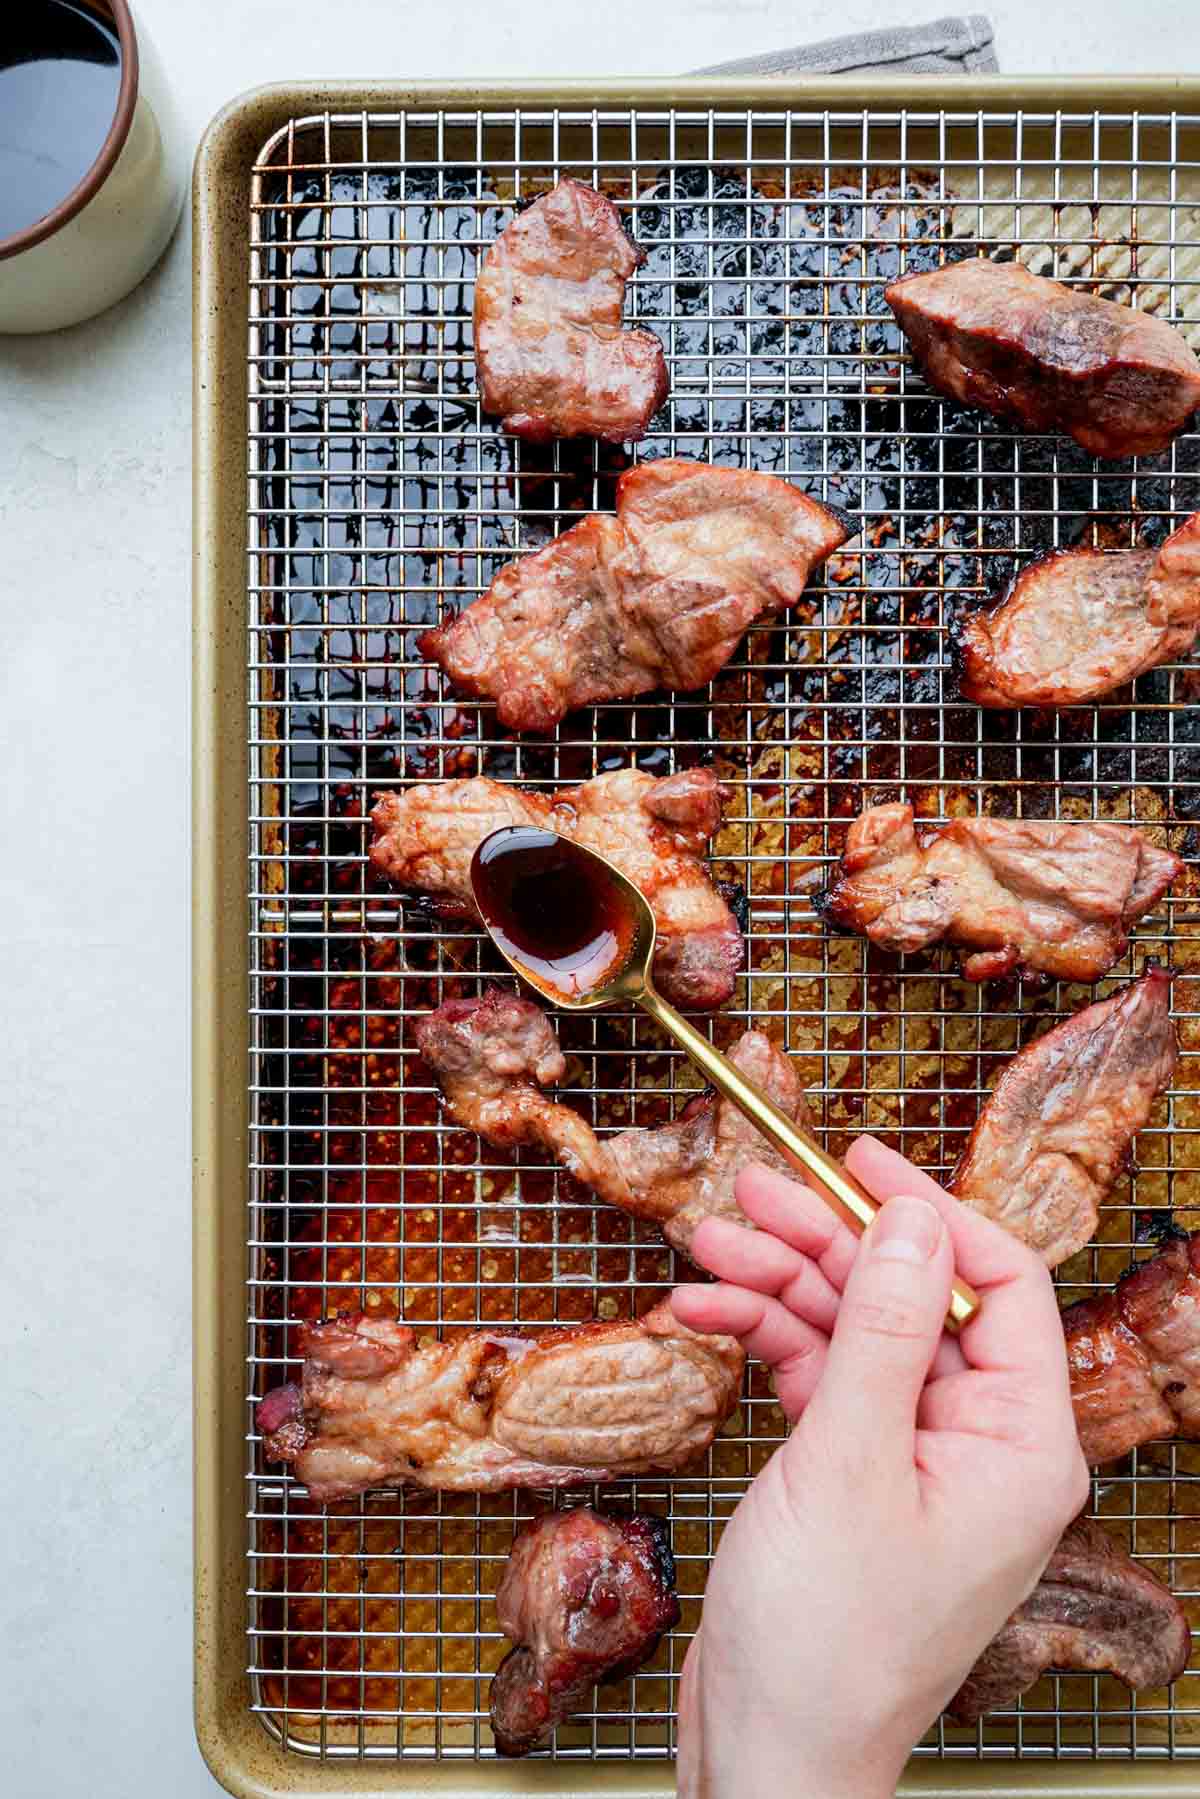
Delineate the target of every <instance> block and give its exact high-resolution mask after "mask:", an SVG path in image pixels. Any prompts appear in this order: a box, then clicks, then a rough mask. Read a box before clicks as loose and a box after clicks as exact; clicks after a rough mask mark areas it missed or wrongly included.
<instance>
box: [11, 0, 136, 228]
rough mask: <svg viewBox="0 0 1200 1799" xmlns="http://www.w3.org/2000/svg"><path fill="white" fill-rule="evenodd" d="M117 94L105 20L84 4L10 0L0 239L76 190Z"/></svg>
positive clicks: (113, 49)
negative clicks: (11, 1)
mask: <svg viewBox="0 0 1200 1799" xmlns="http://www.w3.org/2000/svg"><path fill="white" fill-rule="evenodd" d="M120 91H121V46H120V41H119V39H118V37H117V33H116V31H115V29H114V28H113V24H112V21H111V20H109V19H106V18H104V17H102V16H101V14H99V13H98V12H95V11H93V9H92V8H91V7H90V6H88V5H85V4H82V0H13V3H12V4H11V5H10V6H7V7H5V8H4V16H3V22H2V23H0V240H2V239H4V238H6V237H15V236H16V234H17V233H18V232H19V231H25V230H27V229H28V227H29V226H30V225H36V224H37V222H38V220H39V219H44V218H45V217H46V214H47V213H50V212H53V211H54V209H55V207H56V206H59V205H61V204H62V202H63V201H64V200H65V199H66V198H67V196H68V194H70V193H71V192H73V190H74V189H75V188H77V187H78V186H79V183H80V182H81V181H82V180H83V178H84V176H85V175H86V174H87V172H88V170H89V169H90V168H91V166H92V164H93V163H94V162H95V160H96V158H97V157H98V156H99V154H100V151H101V149H102V148H103V146H104V140H105V138H106V137H107V136H108V133H109V128H110V127H111V125H112V122H113V119H114V118H115V117H116V112H117V100H118V96H119V94H120Z"/></svg>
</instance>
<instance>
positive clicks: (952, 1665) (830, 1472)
mask: <svg viewBox="0 0 1200 1799" xmlns="http://www.w3.org/2000/svg"><path fill="white" fill-rule="evenodd" d="M846 1164H847V1166H848V1167H849V1168H850V1169H851V1171H852V1172H853V1173H854V1174H856V1175H857V1176H858V1178H859V1180H860V1181H862V1182H863V1184H864V1185H865V1186H866V1187H867V1188H868V1189H869V1191H870V1192H872V1193H873V1194H874V1195H875V1196H876V1198H878V1199H881V1200H885V1201H886V1202H887V1203H886V1204H884V1205H883V1206H882V1208H881V1210H880V1213H879V1215H878V1217H877V1218H876V1220H875V1222H874V1223H873V1224H872V1226H871V1228H870V1230H869V1231H868V1232H867V1234H866V1235H865V1237H863V1238H862V1239H861V1240H860V1239H858V1238H857V1237H855V1236H854V1235H853V1234H852V1233H851V1232H850V1231H849V1230H848V1229H847V1228H846V1226H845V1225H843V1224H840V1223H839V1222H838V1220H837V1219H836V1217H835V1216H834V1214H833V1213H832V1212H831V1211H830V1209H829V1208H828V1207H827V1206H826V1205H825V1203H824V1202H823V1201H822V1200H821V1199H819V1198H818V1197H817V1196H816V1194H814V1193H812V1192H810V1191H809V1189H807V1188H805V1187H802V1186H800V1185H798V1184H797V1183H796V1182H793V1181H790V1180H788V1179H787V1178H786V1177H784V1176H783V1175H780V1174H777V1173H773V1172H771V1171H769V1170H767V1169H765V1168H761V1167H750V1168H747V1169H744V1170H743V1171H742V1173H741V1174H740V1175H739V1177H738V1182H737V1188H736V1193H737V1199H738V1203H739V1205H740V1206H741V1208H742V1210H743V1211H744V1212H745V1213H746V1215H747V1217H748V1218H750V1219H751V1220H752V1221H753V1222H754V1223H755V1224H757V1225H758V1226H759V1229H758V1231H756V1232H751V1231H747V1230H744V1229H742V1227H741V1226H740V1225H736V1224H732V1223H729V1222H727V1221H722V1220H718V1219H708V1220H706V1221H705V1223H704V1224H702V1225H701V1226H700V1228H699V1229H698V1231H697V1232H696V1236H695V1238H694V1241H693V1250H692V1253H693V1255H694V1257H695V1259H696V1261H697V1262H698V1263H700V1264H701V1265H702V1266H703V1267H705V1268H707V1269H708V1270H709V1271H710V1272H711V1273H713V1274H715V1275H717V1276H718V1277H719V1284H718V1285H716V1286H713V1285H703V1286H687V1287H680V1288H678V1289H677V1291H676V1292H675V1294H674V1295H673V1298H672V1305H673V1308H674V1311H675V1314H676V1316H677V1317H678V1318H679V1319H680V1320H681V1322H682V1323H684V1324H687V1325H690V1326H691V1327H692V1328H693V1329H694V1330H701V1331H728V1332H730V1333H731V1334H733V1335H735V1336H737V1337H740V1339H741V1341H742V1343H743V1345H744V1346H745V1348H746V1349H747V1350H748V1351H749V1352H750V1353H751V1354H752V1355H755V1356H757V1357H758V1358H759V1359H760V1360H761V1361H763V1362H765V1363H767V1365H768V1366H769V1367H770V1368H771V1369H772V1371H773V1374H774V1378H775V1387H776V1392H777V1394H778V1397H779V1401H780V1404H781V1406H782V1407H783V1410H784V1412H785V1413H786V1415H787V1417H788V1419H789V1421H790V1422H792V1424H793V1425H794V1428H793V1430H792V1433H791V1435H790V1437H789V1438H788V1440H787V1442H786V1443H784V1444H782V1445H781V1447H780V1448H779V1449H778V1450H777V1451H776V1453H775V1454H774V1455H773V1456H772V1458H771V1460H770V1461H769V1462H768V1463H767V1465H766V1467H765V1468H764V1469H763V1470H762V1472H761V1473H760V1474H759V1475H758V1477H757V1479H756V1480H755V1481H754V1483H753V1485H752V1486H751V1488H750V1490H749V1492H748V1493H747V1494H746V1497H745V1498H744V1499H743V1500H742V1501H741V1503H740V1505H739V1506H738V1507H737V1510H736V1511H735V1513H734V1515H733V1517H732V1519H731V1520H730V1522H729V1523H728V1524H727V1526H726V1528H725V1532H724V1535H723V1536H722V1538H721V1542H720V1546H719V1548H718V1550H717V1554H716V1557H715V1559H714V1561H713V1565H712V1570H711V1573H710V1575H709V1580H708V1589H707V1592H706V1595H705V1600H704V1617H703V1623H702V1626H701V1629H700V1632H699V1634H698V1635H697V1637H696V1639H695V1641H694V1642H693V1643H692V1645H691V1648H690V1649H689V1651H688V1656H687V1660H686V1662H685V1665H684V1671H683V1680H682V1689H681V1694H680V1718H679V1768H678V1776H679V1793H680V1795H681V1799H727V1796H729V1799H732V1796H733V1795H737V1796H738V1799H743V1796H747V1795H753V1796H754V1799H757V1796H758V1795H759V1794H763V1795H765V1794H768V1793H771V1794H778V1795H780V1796H781V1799H784V1796H786V1795H795V1796H796V1799H801V1796H803V1799H843V1796H844V1799H883V1796H884V1795H890V1794H892V1793H893V1792H894V1791H895V1786H896V1782H897V1780H898V1779H899V1776H900V1773H901V1770H902V1769H903V1766H904V1763H905V1761H906V1759H907V1757H908V1755H909V1752H910V1751H911V1749H912V1747H913V1745H914V1744H915V1743H916V1742H918V1741H919V1740H920V1738H921V1737H922V1736H923V1735H924V1733H925V1731H926V1730H927V1729H928V1728H929V1726H930V1724H932V1723H933V1721H934V1719H935V1718H936V1717H937V1716H938V1714H939V1712H941V1710H942V1709H943V1707H944V1706H945V1705H946V1703H947V1701H948V1700H949V1699H950V1698H951V1697H952V1696H953V1694H954V1693H955V1692H956V1691H957V1689H958V1687H959V1685H960V1684H961V1682H962V1681H963V1679H964V1678H965V1676H966V1674H967V1672H968V1670H969V1669H970V1667H971V1666H972V1664H973V1663H974V1661H975V1660H976V1658H977V1657H978V1655H979V1654H980V1652H981V1651H982V1650H983V1648H984V1647H985V1646H986V1644H987V1643H989V1642H990V1641H991V1639H992V1637H994V1636H995V1634H996V1632H997V1631H998V1630H999V1629H1000V1628H1001V1626H1002V1625H1003V1624H1004V1622H1005V1620H1006V1619H1007V1618H1008V1617H1009V1615H1010V1613H1012V1612H1013V1611H1014V1610H1015V1609H1016V1607H1017V1606H1018V1605H1019V1604H1020V1603H1021V1601H1022V1600H1023V1599H1025V1598H1026V1597H1027V1596H1028V1594H1029V1593H1030V1592H1031V1591H1032V1589H1033V1587H1034V1586H1035V1584H1036V1582H1037V1579H1038V1577H1039V1575H1040V1574H1041V1572H1042V1569H1043V1568H1044V1567H1045V1565H1046V1562H1047V1560H1048V1558H1049V1556H1050V1553H1051V1551H1052V1550H1053V1548H1054V1546H1055V1544H1056V1543H1057V1541H1058V1538H1059V1536H1060V1535H1061V1533H1062V1532H1063V1530H1064V1529H1065V1528H1066V1526H1067V1525H1068V1524H1069V1523H1070V1521H1071V1519H1072V1518H1073V1517H1074V1516H1075V1514H1076V1513H1077V1512H1078V1511H1079V1510H1080V1508H1081V1507H1082V1505H1083V1504H1084V1502H1085V1500H1086V1498H1087V1494H1088V1476H1087V1468H1086V1465H1085V1463H1084V1460H1083V1456H1082V1453H1081V1452H1080V1448H1079V1441H1078V1437H1077V1435H1076V1430H1075V1420H1074V1415H1073V1413H1072V1409H1071V1399H1070V1390H1069V1384H1068V1378H1067V1362H1066V1353H1065V1349H1064V1344H1063V1334H1062V1328H1061V1326H1060V1324H1059V1316H1058V1307H1057V1304H1056V1303H1055V1299H1054V1289H1053V1286H1052V1284H1051V1281H1050V1277H1049V1275H1048V1274H1047V1272H1046V1269H1045V1268H1044V1266H1043V1265H1042V1263H1041V1262H1040V1261H1039V1259H1038V1258H1037V1257H1036V1256H1035V1255H1033V1254H1032V1252H1031V1251H1030V1250H1028V1249H1026V1248H1025V1247H1024V1246H1023V1245H1022V1244H1020V1243H1018V1242H1017V1241H1016V1240H1015V1239H1014V1238H1012V1237H1010V1236H1009V1235H1008V1234H1007V1233H1006V1232H1005V1231H1003V1230H1001V1229H1000V1228H999V1226H997V1225H995V1224H992V1223H991V1222H990V1221H989V1220H987V1219H985V1218H981V1217H979V1216H978V1214H976V1213H975V1212H972V1211H970V1210H969V1209H968V1208H967V1207H965V1206H961V1205H960V1204H959V1203H958V1202H957V1201H956V1200H954V1199H952V1198H951V1197H950V1196H949V1195H948V1194H946V1193H943V1192H942V1190H941V1188H940V1187H938V1186H937V1185H936V1184H935V1183H934V1182H933V1181H932V1180H930V1179H929V1177H928V1176H927V1175H924V1174H922V1173H921V1172H920V1170H918V1169H916V1168H914V1167H913V1166H912V1165H911V1164H910V1163H909V1162H906V1161H905V1160H904V1158H903V1157H902V1156H899V1155H897V1154H896V1153H895V1152H894V1151H893V1150H890V1149H887V1148H885V1146H884V1145H883V1144H881V1143H878V1142H876V1141H875V1140H874V1139H873V1138H870V1137H860V1138H859V1139H858V1141H857V1142H856V1143H855V1144H854V1146H853V1147H852V1149H851V1151H850V1153H849V1155H848V1156H847V1158H846ZM956 1268H957V1271H958V1272H959V1273H960V1274H961V1275H962V1276H963V1277H964V1278H965V1279H966V1280H968V1281H970V1282H971V1284H972V1285H973V1286H974V1287H975V1288H976V1289H977V1291H978V1292H979V1294H980V1297H981V1301H982V1304H981V1307H980V1311H979V1314H978V1316H977V1317H976V1318H974V1319H973V1320H972V1322H971V1323H970V1324H969V1325H967V1326H966V1328H965V1329H964V1330H963V1331H962V1333H961V1335H960V1337H959V1338H958V1339H957V1340H955V1339H954V1338H952V1337H950V1336H948V1335H945V1334H943V1331H942V1321H943V1318H944V1316H945V1312H946V1307H947V1303H948V1301H949V1296H950V1283H951V1279H952V1277H953V1274H954V1271H955V1269H956Z"/></svg>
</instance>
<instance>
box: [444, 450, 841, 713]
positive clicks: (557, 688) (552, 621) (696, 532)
mask: <svg viewBox="0 0 1200 1799" xmlns="http://www.w3.org/2000/svg"><path fill="white" fill-rule="evenodd" d="M848 535H849V531H848V527H847V525H846V523H845V521H844V520H843V519H842V518H841V516H840V515H839V514H836V513H834V512H831V511H830V510H829V509H828V508H827V507H825V506H821V505H819V504H818V503H817V501H816V500H810V499H809V498H808V497H807V495H805V494H802V493H800V492H799V490H798V489H797V488H795V487H792V486H790V485H789V483H788V482H786V481H780V480H777V479H776V477H775V476H774V475H757V474H751V473H748V472H746V471H745V470H742V469H729V468H712V467H710V466H709V465H708V464H707V463H703V462H643V463H640V464H639V465H638V466H637V467H636V468H631V469H626V471H625V473H624V474H623V475H622V476H621V479H620V481H619V482H618V483H617V512H616V517H615V518H614V517H613V516H612V515H611V514H609V513H593V514H592V516H591V517H589V518H585V519H584V520H583V521H582V523H581V524H578V525H576V526H574V528H573V529H572V530H570V531H567V532H564V534H563V535H562V536H561V537H558V538H556V539H555V540H554V542H553V543H551V544H547V546H546V548H545V549H544V550H538V551H537V552H536V553H535V554H534V555H531V556H526V557H525V558H524V559H523V560H522V561H520V562H511V563H509V565H508V567H507V568H504V569H501V571H500V573H499V574H498V575H497V576H496V578H495V580H494V581H493V582H492V584H491V586H490V587H489V589H488V591H487V592H486V593H485V594H484V596H483V598H482V599H479V600H476V602H475V604H474V605H473V606H468V607H467V609H466V611H465V612H461V613H459V615H458V617H457V618H454V619H451V620H449V621H447V623H445V624H443V625H440V626H438V628H437V629H436V630H433V631H426V632H424V634H423V635H422V637H421V639H420V648H421V651H422V653H423V654H424V655H426V656H428V657H430V659H431V660H432V661H434V662H438V663H440V664H441V666H442V668H444V669H445V671H446V673H447V675H448V676H449V677H450V680H451V682H452V684H453V685H454V686H455V687H456V688H458V689H459V691H460V692H462V693H468V694H484V695H488V696H490V697H491V698H493V699H494V700H495V701H496V716H497V718H498V719H499V721H500V723H501V724H502V725H505V726H507V728H508V729H509V730H511V731H550V730H552V729H553V728H554V726H555V725H556V724H557V723H558V721H559V720H560V719H561V718H562V717H564V716H565V714H566V713H568V712H570V711H571V710H572V709H573V708H574V707H576V706H590V705H595V704H597V703H599V702H601V701H605V700H619V699H629V698H632V697H633V696H634V695H635V694H639V693H648V692H649V691H650V690H651V689H652V688H656V687H681V688H695V687H702V686H703V685H704V683H705V682H706V681H709V680H711V679H712V677H713V676H714V675H715V674H717V673H718V672H719V671H720V670H721V669H722V668H724V666H725V664H726V663H727V662H728V661H729V658H730V657H731V656H732V655H733V653H734V651H735V650H736V649H737V647H738V644H739V643H740V642H741V640H742V637H743V636H744V634H745V632H746V631H747V630H748V628H749V627H750V626H751V625H752V624H753V623H754V622H755V620H756V619H758V618H761V617H764V616H766V617H771V616H773V615H774V614H775V613H777V612H782V611H784V610H785V609H786V608H787V607H789V606H793V605H794V604H795V603H796V601H797V600H798V599H799V598H800V595H801V594H802V593H803V591H804V584H805V582H806V581H807V580H808V577H809V575H810V574H811V572H812V570H813V569H814V568H816V567H817V565H818V564H819V563H822V562H824V560H825V558H826V557H827V556H829V555H830V554H831V553H832V552H833V551H834V550H836V549H837V547H838V545H839V544H841V543H844V542H845V540H846V538H847V536H848Z"/></svg>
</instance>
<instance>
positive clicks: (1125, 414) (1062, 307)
mask: <svg viewBox="0 0 1200 1799" xmlns="http://www.w3.org/2000/svg"><path fill="white" fill-rule="evenodd" d="M884 298H885V299H886V301H887V303H888V305H889V306H890V307H891V309H892V311H893V312H894V313H895V315H896V318H897V319H898V320H899V323H900V329H901V330H902V331H903V332H904V335H905V337H907V339H908V341H909V343H910V344H911V345H912V348H913V353H914V354H915V356H916V359H917V362H918V363H919V364H920V365H921V367H922V369H923V370H924V373H925V378H926V380H927V381H928V382H929V383H930V385H931V386H932V387H935V388H936V389H937V391H938V392H939V393H942V394H946V395H948V396H949V398H950V399H952V400H960V401H961V402H962V404H963V405H964V406H979V407H982V408H983V410H984V411H985V412H994V413H995V414H996V416H997V417H998V418H1002V419H1008V420H1010V421H1011V422H1012V423H1014V424H1017V425H1020V426H1022V427H1023V428H1024V429H1026V430H1029V431H1066V432H1068V433H1069V434H1070V436H1072V437H1073V438H1074V439H1075V442H1076V443H1077V444H1079V445H1080V446H1081V447H1082V448H1083V449H1085V450H1087V451H1088V452H1089V453H1090V454H1091V455H1093V456H1108V457H1116V456H1148V455H1151V454H1152V453H1154V452H1155V451H1157V450H1164V449H1166V447H1167V445H1168V444H1169V443H1170V441H1171V439H1172V438H1173V437H1174V436H1175V434H1176V432H1178V431H1180V430H1182V428H1183V426H1184V425H1185V424H1186V423H1187V421H1188V419H1189V418H1190V417H1191V415H1192V413H1193V412H1195V410H1196V408H1197V406H1200V362H1197V360H1196V358H1195V356H1194V355H1193V354H1192V352H1191V350H1190V349H1189V348H1188V345H1187V344H1186V343H1185V341H1184V339H1183V338H1182V337H1181V336H1180V334H1179V332H1178V331H1176V330H1175V329H1174V328H1173V327H1172V326H1171V325H1168V324H1167V323H1166V321H1165V320H1163V319H1159V318H1154V317H1153V316H1152V315H1150V314H1148V313H1144V312H1134V311H1133V310H1132V308H1130V307H1128V306H1118V305H1117V304H1116V303H1115V302H1114V301H1112V300H1101V299H1098V298H1097V297H1096V295H1095V294H1087V293H1081V292H1080V291H1079V289H1078V288H1070V287H1064V286H1062V284H1061V283H1060V282H1058V281H1048V280H1046V279H1045V277H1044V276H1041V275H1031V274H1030V273H1029V271H1028V269H1026V268H1024V267H1023V266H1022V265H1021V264H1020V263H1018V262H1004V263H999V262H988V261H985V260H982V261H981V260H972V261H967V262H955V263H951V264H950V265H948V266H947V267H946V268H941V269H933V270H931V271H929V273H927V274H923V275H920V274H915V275H903V276H901V277H900V279H899V280H898V281H893V282H892V283H891V285H890V286H889V287H888V288H887V289H885V292H884Z"/></svg>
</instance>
